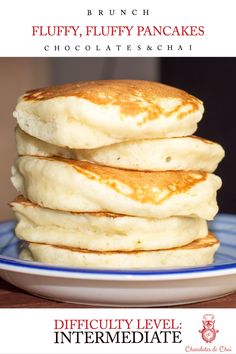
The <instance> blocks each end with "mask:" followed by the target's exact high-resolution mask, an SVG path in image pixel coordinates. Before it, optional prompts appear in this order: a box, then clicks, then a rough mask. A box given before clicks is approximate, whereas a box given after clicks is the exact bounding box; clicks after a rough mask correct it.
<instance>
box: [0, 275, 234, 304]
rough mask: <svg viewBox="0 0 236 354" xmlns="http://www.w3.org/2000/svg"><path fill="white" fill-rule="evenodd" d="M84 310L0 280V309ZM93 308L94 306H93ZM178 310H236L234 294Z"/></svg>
mask: <svg viewBox="0 0 236 354" xmlns="http://www.w3.org/2000/svg"><path fill="white" fill-rule="evenodd" d="M35 307H38V308H40V307H41V308H86V307H93V306H87V305H75V304H67V303H63V302H57V301H51V300H46V299H42V298H39V297H36V296H34V295H30V294H27V293H26V292H24V291H23V290H21V289H18V288H16V287H15V286H13V285H11V284H9V283H6V282H5V281H4V280H2V279H1V278H0V308H35ZM94 307H95V306H94ZM96 307H97V306H96ZM176 307H180V308H231V307H233V308H236V293H234V294H231V295H227V296H224V297H221V298H219V299H215V300H211V301H204V302H199V303H196V304H188V305H181V306H176Z"/></svg>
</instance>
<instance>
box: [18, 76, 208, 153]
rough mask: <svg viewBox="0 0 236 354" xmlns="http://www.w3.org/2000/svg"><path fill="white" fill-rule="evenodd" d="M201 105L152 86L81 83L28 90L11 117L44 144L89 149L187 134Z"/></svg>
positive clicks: (142, 83) (175, 91) (118, 82)
mask: <svg viewBox="0 0 236 354" xmlns="http://www.w3.org/2000/svg"><path fill="white" fill-rule="evenodd" d="M202 113H203V104H202V102H201V101H200V100H198V99H197V98H195V97H193V96H191V95H189V94H188V93H186V92H184V91H182V90H179V89H176V88H173V87H170V86H167V85H163V84H160V83H156V82H148V81H141V80H140V81H139V80H107V81H87V82H78V83H72V84H66V85H59V86H52V87H47V88H43V89H38V90H32V91H28V92H26V93H25V95H23V96H22V97H20V99H19V102H18V104H17V107H16V111H15V112H14V116H15V117H16V119H17V122H18V124H19V126H20V127H21V129H23V130H24V131H25V132H27V133H28V134H30V135H32V136H35V137H37V138H39V139H41V140H44V141H46V142H48V143H51V144H55V145H58V146H68V147H70V148H95V147H99V146H104V145H109V144H113V143H117V142H121V141H125V140H132V139H138V138H140V139H143V138H163V137H179V136H187V135H191V134H192V133H194V132H195V130H196V129H197V123H198V121H199V120H200V119H201V117H202Z"/></svg>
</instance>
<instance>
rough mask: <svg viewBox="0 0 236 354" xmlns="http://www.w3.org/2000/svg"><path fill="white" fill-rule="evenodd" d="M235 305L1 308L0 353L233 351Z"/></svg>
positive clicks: (235, 349)
mask: <svg viewBox="0 0 236 354" xmlns="http://www.w3.org/2000/svg"><path fill="white" fill-rule="evenodd" d="M235 317H236V309H234V310H232V309H207V310H206V309H189V310H187V309H12V310H9V309H2V310H0V333H1V344H0V352H1V353H4V354H46V353H53V354H54V353H55V354H59V353H65V354H70V353H83V354H85V353H89V354H92V353H103V354H105V353H107V354H108V353H109V354H110V353H114V354H115V353H117V354H118V353H135V354H138V353H140V354H141V353H142V354H144V353H146V354H149V353H163V354H164V353H169V354H170V353H175V354H177V353H196V352H197V353H206V352H209V353H236V339H235V326H234V321H235Z"/></svg>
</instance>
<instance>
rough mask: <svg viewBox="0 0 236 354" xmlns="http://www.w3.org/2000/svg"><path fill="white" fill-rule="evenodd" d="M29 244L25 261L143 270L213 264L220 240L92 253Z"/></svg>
mask: <svg viewBox="0 0 236 354" xmlns="http://www.w3.org/2000/svg"><path fill="white" fill-rule="evenodd" d="M28 247H29V252H30V253H29V252H27V253H26V252H25V251H24V252H23V253H21V258H23V259H26V260H34V261H37V262H44V263H50V264H55V265H59V266H72V267H91V268H116V269H131V268H141V269H144V268H166V267H185V266H188V267H193V266H204V265H207V264H210V263H212V262H213V257H214V254H215V252H216V251H217V249H218V247H219V241H218V240H217V239H216V237H215V236H214V235H212V234H209V235H208V236H207V237H204V238H201V239H199V240H196V241H193V242H192V243H190V244H188V245H186V246H183V247H179V248H172V249H169V250H155V251H132V252H91V251H86V250H82V249H76V248H65V247H64V248H63V247H58V246H52V245H45V244H39V243H29V246H28Z"/></svg>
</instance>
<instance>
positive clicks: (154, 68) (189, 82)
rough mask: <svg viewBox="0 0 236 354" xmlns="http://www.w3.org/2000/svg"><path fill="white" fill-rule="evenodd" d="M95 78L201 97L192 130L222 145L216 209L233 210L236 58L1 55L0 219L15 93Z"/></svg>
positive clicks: (4, 209)
mask: <svg viewBox="0 0 236 354" xmlns="http://www.w3.org/2000/svg"><path fill="white" fill-rule="evenodd" d="M98 79H144V80H153V81H160V82H163V83H166V84H169V85H173V86H176V87H178V88H181V89H183V90H186V91H188V92H189V93H191V94H193V95H195V96H196V97H198V98H200V99H202V100H203V101H204V104H205V114H204V117H203V120H202V121H201V122H200V124H199V129H198V131H197V134H196V135H199V136H201V137H203V138H207V139H210V140H215V141H217V142H219V143H220V144H222V145H223V147H224V149H225V151H226V157H225V159H224V160H223V162H222V163H221V164H220V167H219V168H218V170H217V174H218V175H220V176H221V177H222V179H223V188H222V189H221V191H220V192H219V193H218V201H219V205H220V211H221V212H225V213H236V188H235V180H236V168H235V165H234V163H235V161H236V159H235V157H236V136H235V137H234V134H235V127H236V123H235V122H236V113H235V105H236V97H235V87H236V58H0V97H1V104H0V151H1V160H0V176H1V180H0V182H1V184H0V195H1V203H0V220H6V219H10V218H12V217H13V215H12V213H11V210H10V208H9V207H8V204H7V203H8V202H9V201H11V200H13V199H14V197H15V195H16V191H15V190H14V188H13V187H12V185H11V182H10V180H9V178H10V169H11V165H12V164H13V162H14V160H15V158H16V148H15V139H14V128H15V125H16V122H15V120H14V119H13V118H12V112H13V110H14V107H15V105H16V100H17V98H18V97H19V96H20V95H21V94H23V93H24V91H26V90H29V89H33V88H38V87H43V86H47V85H51V84H60V83H65V82H70V81H77V80H98Z"/></svg>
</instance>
